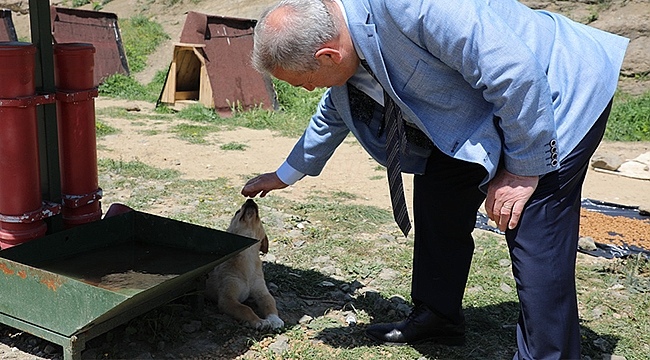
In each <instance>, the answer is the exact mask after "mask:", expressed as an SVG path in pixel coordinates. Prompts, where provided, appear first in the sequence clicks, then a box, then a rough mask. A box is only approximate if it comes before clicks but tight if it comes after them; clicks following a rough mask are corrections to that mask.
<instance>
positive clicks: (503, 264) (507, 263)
mask: <svg viewBox="0 0 650 360" xmlns="http://www.w3.org/2000/svg"><path fill="white" fill-rule="evenodd" d="M499 266H501V267H509V266H510V259H501V260H499Z"/></svg>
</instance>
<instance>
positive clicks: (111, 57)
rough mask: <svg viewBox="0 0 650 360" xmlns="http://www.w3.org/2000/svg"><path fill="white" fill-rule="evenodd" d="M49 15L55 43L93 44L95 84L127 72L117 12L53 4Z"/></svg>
mask: <svg viewBox="0 0 650 360" xmlns="http://www.w3.org/2000/svg"><path fill="white" fill-rule="evenodd" d="M51 16H52V37H53V39H54V42H55V43H59V44H62V43H88V44H92V45H93V46H94V47H95V85H98V84H100V83H101V82H102V81H103V80H104V79H105V78H107V77H108V76H110V75H113V74H123V75H129V67H128V63H127V60H126V55H125V54H124V48H123V47H122V37H121V35H120V29H119V27H118V25H117V15H115V14H113V13H107V12H100V11H88V10H78V9H68V8H62V7H55V6H52V7H51Z"/></svg>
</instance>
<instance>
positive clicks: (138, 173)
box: [97, 159, 180, 180]
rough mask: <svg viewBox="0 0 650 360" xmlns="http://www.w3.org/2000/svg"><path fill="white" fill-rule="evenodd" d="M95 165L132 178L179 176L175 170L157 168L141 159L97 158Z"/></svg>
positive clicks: (170, 177)
mask: <svg viewBox="0 0 650 360" xmlns="http://www.w3.org/2000/svg"><path fill="white" fill-rule="evenodd" d="M97 166H98V168H99V171H102V172H110V173H112V174H115V175H120V176H123V177H127V178H134V179H145V180H170V179H175V178H178V177H179V176H180V173H179V172H178V171H176V170H169V169H158V168H155V167H152V166H149V165H147V164H145V163H143V162H141V161H122V160H113V159H98V161H97Z"/></svg>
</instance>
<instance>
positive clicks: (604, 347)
mask: <svg viewBox="0 0 650 360" xmlns="http://www.w3.org/2000/svg"><path fill="white" fill-rule="evenodd" d="M594 345H595V346H596V347H597V348H598V349H600V351H603V352H605V351H609V350H610V349H609V346H610V345H609V343H608V342H607V340H605V339H603V338H598V339H596V340H594Z"/></svg>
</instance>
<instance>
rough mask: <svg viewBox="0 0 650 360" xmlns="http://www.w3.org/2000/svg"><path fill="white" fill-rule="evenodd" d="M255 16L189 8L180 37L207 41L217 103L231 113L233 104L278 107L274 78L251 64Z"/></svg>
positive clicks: (247, 106)
mask: <svg viewBox="0 0 650 360" xmlns="http://www.w3.org/2000/svg"><path fill="white" fill-rule="evenodd" d="M256 23H257V21H256V20H252V19H240V18H232V17H224V16H216V15H206V14H202V13H198V12H193V11H191V12H189V13H188V14H187V17H186V19H185V24H184V26H183V31H182V32H181V36H180V41H181V42H182V43H191V44H205V48H203V50H204V53H205V58H206V67H207V71H208V76H209V78H210V85H211V87H212V94H213V98H214V107H215V109H216V110H217V111H219V112H221V113H229V112H230V108H231V106H232V104H239V105H240V106H241V107H242V108H243V109H250V108H253V107H255V106H260V107H262V108H264V109H274V108H275V107H276V97H275V91H274V89H273V85H272V83H271V79H269V78H268V77H264V76H262V75H261V74H260V73H258V72H257V71H255V69H253V67H252V66H251V65H250V55H251V52H252V50H253V28H254V27H255V24H256Z"/></svg>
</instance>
